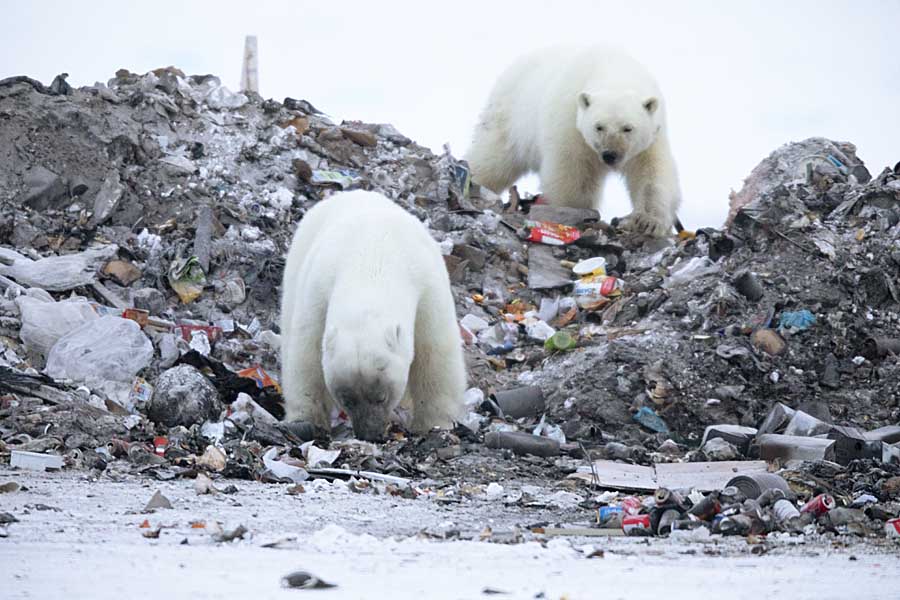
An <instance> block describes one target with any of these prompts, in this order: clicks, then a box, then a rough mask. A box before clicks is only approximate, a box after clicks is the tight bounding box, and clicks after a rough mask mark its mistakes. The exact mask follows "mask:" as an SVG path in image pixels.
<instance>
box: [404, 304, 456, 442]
mask: <svg viewBox="0 0 900 600" xmlns="http://www.w3.org/2000/svg"><path fill="white" fill-rule="evenodd" d="M448 314H450V315H452V318H448ZM415 344H416V346H415V358H414V359H413V363H412V365H411V367H410V369H409V380H408V383H407V389H408V392H409V395H410V396H412V408H413V418H412V423H411V425H410V426H411V429H412V430H413V431H415V432H419V433H424V432H427V431H428V430H429V429H431V428H432V427H449V426H451V425H452V423H453V421H457V420H459V419H461V418H462V416H463V415H462V413H463V402H464V400H463V397H464V396H465V393H466V366H465V359H464V358H463V353H462V347H461V345H462V340H461V338H460V335H459V327H458V325H457V323H456V317H455V309H454V308H453V305H452V301H451V300H450V299H449V298H448V299H447V300H446V301H445V302H440V301H439V302H437V303H436V304H435V303H432V302H428V301H427V300H425V299H423V301H422V306H421V307H420V309H419V315H418V318H417V319H416V338H415Z"/></svg>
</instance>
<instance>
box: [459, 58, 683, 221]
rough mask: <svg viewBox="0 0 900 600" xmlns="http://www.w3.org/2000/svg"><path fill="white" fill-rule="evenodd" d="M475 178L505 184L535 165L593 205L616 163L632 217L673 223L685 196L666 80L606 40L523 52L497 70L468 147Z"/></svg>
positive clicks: (550, 196) (548, 180) (546, 179)
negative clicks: (662, 85) (670, 129)
mask: <svg viewBox="0 0 900 600" xmlns="http://www.w3.org/2000/svg"><path fill="white" fill-rule="evenodd" d="M466 160H467V161H468V163H469V166H470V168H471V171H472V179H473V180H474V181H475V182H476V183H479V184H481V185H484V186H485V187H487V188H489V189H491V190H493V191H494V192H497V193H500V192H502V191H503V190H505V189H506V188H508V187H509V186H510V185H512V184H513V183H515V181H516V180H517V179H519V178H520V177H521V176H522V175H524V174H526V173H528V172H535V171H536V172H538V173H539V174H540V178H541V187H542V191H543V194H544V195H545V196H546V197H547V200H548V202H550V203H551V204H555V205H559V206H572V207H579V208H596V207H598V206H599V203H600V196H601V192H602V189H603V181H604V179H605V178H606V176H607V175H608V174H609V173H610V172H612V171H618V172H620V173H622V174H624V176H625V180H626V184H627V187H628V192H629V195H630V196H631V204H632V208H633V212H632V213H631V215H630V216H629V217H628V218H626V219H625V224H626V226H628V227H630V228H631V229H633V230H635V231H638V232H641V233H646V234H649V235H653V236H659V237H662V236H665V235H667V234H669V233H670V232H671V229H672V225H673V224H674V222H675V218H676V216H675V213H676V211H677V209H678V206H679V204H680V202H681V192H680V190H679V184H678V174H677V171H676V168H675V161H674V159H673V158H672V153H671V151H670V149H669V140H668V135H667V132H666V118H665V106H664V103H663V97H662V94H661V93H660V90H659V86H658V85H657V83H656V81H655V80H654V79H653V77H652V76H651V75H650V73H649V72H648V71H647V70H646V69H645V68H644V67H643V66H642V65H641V64H640V63H638V62H637V61H636V60H634V59H633V58H631V57H629V56H627V55H626V54H624V53H622V52H621V51H619V50H616V49H614V48H611V47H606V46H592V47H587V48H573V47H556V48H547V49H544V50H540V51H537V52H534V53H531V54H528V55H525V56H523V57H522V58H520V59H519V60H518V61H517V62H515V63H514V64H513V65H512V66H510V67H509V68H508V69H507V70H506V71H505V72H504V73H503V74H502V75H501V76H500V78H499V80H498V81H497V83H496V84H495V86H494V88H493V90H492V91H491V94H490V98H489V100H488V103H487V105H486V107H485V108H484V109H483V111H482V113H481V116H480V118H479V122H478V124H477V126H476V128H475V134H474V136H473V141H472V144H471V147H470V149H469V152H468V154H467V155H466Z"/></svg>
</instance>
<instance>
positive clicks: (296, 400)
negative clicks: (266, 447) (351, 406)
mask: <svg viewBox="0 0 900 600" xmlns="http://www.w3.org/2000/svg"><path fill="white" fill-rule="evenodd" d="M321 313H322V314H320V315H317V316H318V317H321V318H315V319H313V318H303V319H295V320H294V323H293V324H292V327H291V332H290V335H289V336H285V338H284V339H283V341H282V354H281V361H282V373H283V374H282V383H283V385H284V399H285V413H286V414H285V417H286V419H287V420H289V421H294V420H300V421H306V422H309V423H313V424H314V425H316V426H318V427H321V428H323V429H325V430H326V431H328V430H330V429H331V408H332V406H334V401H333V400H332V399H331V394H330V393H329V392H328V388H327V387H326V386H325V374H324V372H323V371H322V336H323V335H324V332H325V314H324V311H321ZM296 314H297V313H296V312H295V315H296Z"/></svg>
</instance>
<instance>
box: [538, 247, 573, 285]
mask: <svg viewBox="0 0 900 600" xmlns="http://www.w3.org/2000/svg"><path fill="white" fill-rule="evenodd" d="M572 277H573V276H572V272H571V271H569V269H567V268H565V267H564V266H562V265H561V264H559V259H558V258H556V257H555V256H553V249H552V248H551V247H550V246H539V245H534V246H530V247H529V248H528V287H529V288H530V289H532V290H543V289H550V288H558V287H564V286H567V285H571V284H572Z"/></svg>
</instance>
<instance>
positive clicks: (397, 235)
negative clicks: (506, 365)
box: [281, 190, 466, 441]
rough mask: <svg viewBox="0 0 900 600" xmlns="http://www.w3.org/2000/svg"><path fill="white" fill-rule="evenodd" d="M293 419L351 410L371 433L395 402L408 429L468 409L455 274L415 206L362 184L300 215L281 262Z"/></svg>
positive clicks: (378, 435) (372, 435) (377, 433)
mask: <svg viewBox="0 0 900 600" xmlns="http://www.w3.org/2000/svg"><path fill="white" fill-rule="evenodd" d="M281 334H282V342H281V364H282V382H283V390H284V397H285V410H286V416H285V418H286V419H288V420H295V419H300V420H304V421H309V422H312V423H314V424H316V425H318V426H320V427H323V428H324V429H326V430H327V429H329V428H330V425H331V416H332V412H333V411H334V410H335V409H337V410H344V412H345V413H346V414H347V415H348V416H349V417H350V419H351V421H352V423H353V431H354V433H355V434H356V436H357V437H358V438H360V439H363V440H370V441H377V440H381V439H383V438H384V435H385V430H386V429H387V426H388V422H389V420H390V419H391V417H392V416H393V415H394V412H395V409H400V410H401V411H405V412H406V413H407V414H408V415H409V416H410V417H411V422H410V423H409V425H410V427H411V429H412V430H414V431H416V432H420V433H421V432H424V431H427V430H429V429H430V428H431V427H434V426H449V425H451V424H452V422H453V421H454V420H457V419H459V418H460V417H461V413H462V407H463V397H464V394H465V386H466V373H465V363H464V359H463V350H462V342H461V337H460V333H459V326H458V324H457V321H456V308H455V305H454V301H453V296H452V293H451V291H450V279H449V276H448V274H447V269H446V267H445V265H444V260H443V258H442V256H441V252H440V249H439V247H438V245H437V243H436V242H435V241H434V240H433V239H432V238H431V236H430V235H429V233H428V230H427V229H426V228H425V227H424V226H423V225H422V223H420V222H419V221H418V220H417V219H416V218H415V217H413V216H412V215H410V214H409V213H407V212H406V211H405V210H403V209H402V208H400V207H399V206H397V205H396V204H395V203H394V202H392V201H391V200H389V199H388V198H386V197H384V196H382V195H380V194H377V193H374V192H366V191H361V190H360V191H351V192H341V193H337V194H334V195H333V196H331V197H329V198H327V199H325V200H322V201H321V202H320V203H319V204H317V205H316V206H314V207H313V208H312V209H311V210H310V211H309V212H307V213H306V215H305V216H304V217H303V220H302V221H301V222H300V225H299V226H298V227H297V231H296V233H295V234H294V238H293V241H292V243H291V247H290V250H289V252H288V256H287V262H286V265H285V270H284V278H283V285H282V303H281Z"/></svg>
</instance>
